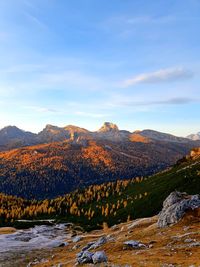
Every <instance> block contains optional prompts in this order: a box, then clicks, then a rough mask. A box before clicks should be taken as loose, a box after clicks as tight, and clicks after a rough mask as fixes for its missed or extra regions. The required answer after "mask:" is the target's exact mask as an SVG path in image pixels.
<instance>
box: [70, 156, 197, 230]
mask: <svg viewBox="0 0 200 267" xmlns="http://www.w3.org/2000/svg"><path fill="white" fill-rule="evenodd" d="M174 190H178V191H185V192H187V193H189V194H198V193H200V158H199V159H197V160H191V159H190V160H187V161H186V162H182V163H181V164H177V165H176V166H174V167H173V168H172V169H170V170H168V171H166V172H163V173H159V174H157V175H153V176H151V177H149V178H146V179H144V180H143V181H142V182H140V183H131V184H130V185H129V186H128V187H127V188H125V190H124V191H123V192H122V194H121V196H118V195H114V196H112V195H111V196H109V197H108V198H105V199H103V200H102V202H97V201H94V202H93V203H90V204H89V205H88V206H91V207H94V208H95V206H96V205H100V204H102V203H104V204H105V203H117V201H118V200H121V199H122V198H123V199H125V198H126V197H127V195H128V196H136V195H137V196H139V194H142V195H144V193H145V192H147V196H146V197H142V198H141V199H136V200H134V201H133V202H132V203H131V202H128V205H127V207H126V208H121V209H119V210H118V211H117V215H116V216H112V215H110V216H108V217H107V218H105V217H102V216H101V215H99V216H98V217H95V218H93V219H92V220H91V221H87V220H85V219H84V220H82V218H71V220H72V221H74V222H80V223H81V224H86V225H87V226H89V229H90V227H91V228H94V227H95V225H101V224H102V223H103V222H104V221H106V222H107V223H108V224H109V225H113V224H116V223H119V222H122V221H125V220H126V219H127V218H128V216H130V219H135V218H143V217H148V216H152V215H155V214H157V213H158V212H159V211H160V210H161V208H162V203H163V201H164V199H165V198H166V197H167V196H168V195H169V194H170V193H171V192H172V191H174Z"/></svg>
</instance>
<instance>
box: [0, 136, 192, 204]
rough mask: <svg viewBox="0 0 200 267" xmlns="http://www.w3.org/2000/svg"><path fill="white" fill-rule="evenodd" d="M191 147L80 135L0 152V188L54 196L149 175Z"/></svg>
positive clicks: (27, 194) (29, 196)
mask: <svg viewBox="0 0 200 267" xmlns="http://www.w3.org/2000/svg"><path fill="white" fill-rule="evenodd" d="M134 138H136V137H135V136H134ZM145 140H146V139H145ZM191 148H192V145H191V144H185V143H174V142H172V143H170V142H163V141H156V142H155V141H151V142H146V141H145V142H142V141H141V140H140V141H135V139H134V141H133V140H132V141H131V140H129V141H126V142H125V141H123V142H114V141H110V140H98V141H94V140H84V142H83V143H82V142H81V143H80V144H79V143H73V142H69V141H63V142H54V143H50V144H42V145H36V146H29V147H24V148H19V149H14V150H10V151H6V152H0V181H1V182H0V192H2V193H5V194H9V195H16V196H19V197H24V198H27V199H33V198H35V199H45V198H53V197H56V196H59V195H63V194H66V193H69V192H71V191H73V190H76V189H77V188H83V187H85V186H88V185H91V184H101V183H104V182H109V181H116V180H119V179H122V180H123V179H132V178H134V177H137V176H139V177H141V176H148V175H152V174H154V173H156V172H158V171H161V170H163V169H165V168H167V167H168V166H171V165H173V164H174V163H175V162H176V161H177V160H178V159H180V158H182V157H183V156H184V155H186V154H187V153H188V152H189V151H190V149H191Z"/></svg>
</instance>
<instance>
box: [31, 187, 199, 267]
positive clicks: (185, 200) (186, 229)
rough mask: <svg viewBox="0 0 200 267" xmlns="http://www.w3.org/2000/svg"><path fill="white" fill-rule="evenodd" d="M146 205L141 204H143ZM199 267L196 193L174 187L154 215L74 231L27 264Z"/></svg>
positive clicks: (45, 265)
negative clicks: (182, 191) (56, 245)
mask: <svg viewBox="0 0 200 267" xmlns="http://www.w3.org/2000/svg"><path fill="white" fill-rule="evenodd" d="M144 208H145V207H144ZM79 265H80V266H81V265H83V266H113V267H117V266H118V267H122V266H124V267H125V266H126V267H130V266H141V267H142V266H148V267H151V266H160V267H174V266H187V267H198V266H200V197H199V195H194V196H189V195H187V194H186V193H180V192H173V193H171V194H170V195H169V196H168V198H167V199H166V200H165V201H164V203H163V209H162V211H161V212H160V213H159V214H158V215H157V216H154V217H151V218H142V219H137V220H134V221H130V222H127V223H123V224H119V225H115V226H113V227H111V228H106V227H104V230H98V231H92V232H90V233H83V232H81V231H80V229H77V230H75V231H73V234H72V235H71V237H70V238H68V239H67V240H66V243H65V246H63V247H59V248H56V249H54V250H53V252H52V251H51V253H50V255H49V257H47V258H43V259H42V260H37V259H35V260H34V261H33V262H30V263H29V264H28V267H30V266H37V267H50V266H54V267H67V266H69V267H70V266H71V267H72V266H79Z"/></svg>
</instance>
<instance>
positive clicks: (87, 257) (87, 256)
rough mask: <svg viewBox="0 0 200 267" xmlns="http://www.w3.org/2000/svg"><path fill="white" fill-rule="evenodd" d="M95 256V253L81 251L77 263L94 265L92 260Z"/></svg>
mask: <svg viewBox="0 0 200 267" xmlns="http://www.w3.org/2000/svg"><path fill="white" fill-rule="evenodd" d="M93 255H94V253H93V252H90V251H88V250H85V251H81V252H80V253H78V254H77V263H78V264H84V263H93V259H92V256H93Z"/></svg>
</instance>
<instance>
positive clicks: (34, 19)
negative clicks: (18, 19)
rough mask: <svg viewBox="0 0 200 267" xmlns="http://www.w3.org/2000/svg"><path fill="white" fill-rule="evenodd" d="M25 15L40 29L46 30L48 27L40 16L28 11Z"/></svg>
mask: <svg viewBox="0 0 200 267" xmlns="http://www.w3.org/2000/svg"><path fill="white" fill-rule="evenodd" d="M25 16H26V17H27V18H28V19H29V21H30V22H32V23H33V24H35V25H36V26H38V27H39V28H40V29H43V30H46V29H48V27H47V25H46V24H45V23H44V22H43V21H42V20H41V19H39V18H38V17H36V16H34V15H32V14H30V13H28V12H26V13H25Z"/></svg>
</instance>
